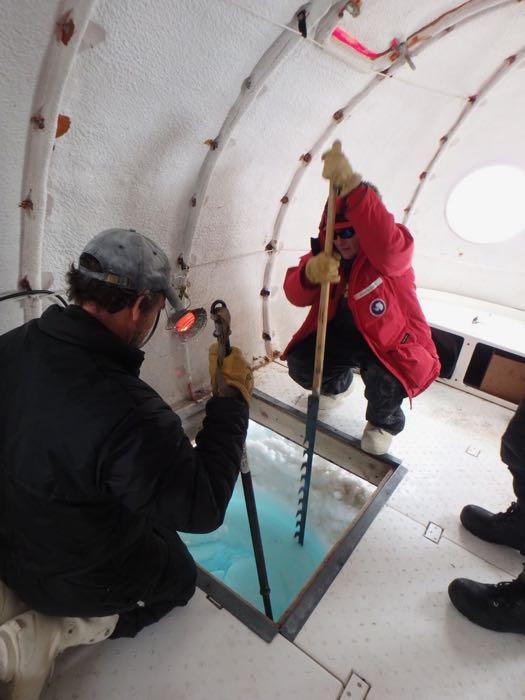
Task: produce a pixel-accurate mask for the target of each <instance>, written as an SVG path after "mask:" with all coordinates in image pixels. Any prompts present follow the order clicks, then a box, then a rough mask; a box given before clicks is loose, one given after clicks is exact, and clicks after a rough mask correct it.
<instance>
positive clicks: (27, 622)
mask: <svg viewBox="0 0 525 700" xmlns="http://www.w3.org/2000/svg"><path fill="white" fill-rule="evenodd" d="M117 619H118V615H110V616H106V617H92V618H79V617H48V616H47V615H42V614H40V613H38V612H35V611H34V610H29V611H28V612H25V613H22V614H20V615H16V616H15V617H13V618H12V619H11V620H9V621H8V622H6V623H5V624H3V625H1V626H0V682H1V683H4V684H9V688H8V697H9V698H13V700H22V699H23V700H38V699H39V698H40V693H41V692H42V689H43V688H44V685H45V683H46V681H47V679H48V677H49V675H50V674H51V671H52V669H53V665H54V662H55V659H56V657H57V656H58V655H59V654H60V653H62V652H63V651H65V650H66V649H69V648H71V647H75V646H79V645H81V644H96V643H97V642H102V641H104V640H105V639H107V638H108V637H109V636H110V635H111V633H112V631H113V629H114V628H115V624H116V622H117Z"/></svg>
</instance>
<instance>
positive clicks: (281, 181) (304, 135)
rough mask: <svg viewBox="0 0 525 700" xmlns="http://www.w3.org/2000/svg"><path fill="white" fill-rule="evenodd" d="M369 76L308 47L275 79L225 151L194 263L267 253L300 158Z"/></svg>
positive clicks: (300, 46) (295, 54)
mask: <svg viewBox="0 0 525 700" xmlns="http://www.w3.org/2000/svg"><path fill="white" fill-rule="evenodd" d="M365 81H366V78H365V77H364V76H362V75H359V74H357V73H348V72H347V71H346V70H344V69H342V68H341V66H338V65H337V64H336V65H334V63H333V60H332V59H331V58H330V57H329V56H328V55H327V54H326V53H324V52H322V51H321V50H320V49H318V48H317V47H315V46H312V44H310V43H309V42H300V43H299V44H298V45H297V48H296V49H295V50H294V51H293V53H292V54H291V55H290V57H289V59H288V60H285V61H284V62H283V63H282V64H281V66H280V67H279V68H278V69H277V71H276V72H275V73H274V74H273V75H272V79H271V82H270V83H269V84H268V85H267V87H266V89H264V90H262V91H261V93H260V94H259V96H258V98H257V99H256V100H255V102H254V103H253V104H252V105H251V107H250V109H249V110H248V111H247V113H246V114H245V116H244V117H243V119H242V120H241V122H240V123H239V124H238V126H237V128H236V130H235V132H234V134H233V137H232V139H231V140H230V142H229V143H228V145H227V146H226V149H225V151H224V153H222V154H221V156H220V158H219V161H218V164H217V167H216V169H215V172H214V174H213V178H212V182H211V183H210V186H209V188H208V195H207V201H206V204H205V206H204V208H203V211H202V212H201V217H200V220H199V224H198V227H197V232H196V235H195V239H194V248H193V250H194V253H195V255H196V258H197V260H198V261H199V262H200V261H204V260H212V259H214V258H216V257H220V258H222V257H223V256H224V251H225V242H227V243H226V245H227V247H228V248H229V252H230V254H232V255H235V254H236V255H239V254H241V253H244V252H247V251H252V250H262V249H263V247H264V244H265V242H267V241H268V240H270V239H271V238H272V230H273V224H274V221H275V217H276V215H277V211H278V209H279V207H280V199H281V197H282V196H283V195H284V194H285V193H286V191H287V188H288V185H289V182H290V180H291V178H292V176H293V174H294V173H295V172H296V170H297V169H298V168H299V167H304V168H305V171H308V170H309V169H310V168H311V167H312V166H313V163H312V164H311V165H310V166H308V167H306V166H301V163H300V161H299V158H300V156H301V155H302V154H303V153H306V152H307V151H309V149H310V148H311V146H312V145H313V143H314V142H315V141H316V140H317V139H318V138H319V135H320V133H321V132H322V131H323V130H324V129H325V128H326V127H327V126H329V125H330V124H331V123H333V119H332V114H333V113H334V112H335V111H336V110H337V109H339V108H340V107H341V106H342V104H344V103H345V102H346V101H347V99H348V95H349V94H353V93H354V92H355V91H356V90H358V89H359V88H360V87H361V86H362V85H364V84H365Z"/></svg>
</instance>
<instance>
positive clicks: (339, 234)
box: [334, 226, 355, 241]
mask: <svg viewBox="0 0 525 700" xmlns="http://www.w3.org/2000/svg"><path fill="white" fill-rule="evenodd" d="M353 236H355V229H354V228H352V226H349V227H348V228H341V229H339V230H337V229H336V230H335V231H334V241H335V239H336V238H341V239H342V240H343V241H345V240H347V239H348V238H353Z"/></svg>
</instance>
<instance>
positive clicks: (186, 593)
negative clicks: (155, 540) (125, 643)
mask: <svg viewBox="0 0 525 700" xmlns="http://www.w3.org/2000/svg"><path fill="white" fill-rule="evenodd" d="M157 534H158V535H159V537H161V539H162V540H163V541H164V543H165V545H166V549H167V552H168V558H167V561H166V565H165V567H164V570H163V571H162V572H161V574H160V576H158V577H157V579H156V580H155V581H152V582H151V587H150V589H149V591H148V592H146V593H145V594H144V597H143V600H140V601H137V604H136V605H135V606H134V607H133V609H131V610H126V611H124V612H121V613H120V617H119V620H118V623H117V626H116V627H115V630H114V632H113V634H112V635H111V639H118V638H119V637H135V636H136V635H137V634H138V633H139V632H140V631H141V630H142V629H143V628H144V627H147V626H148V625H152V624H154V623H155V622H158V621H159V620H160V619H161V618H162V617H164V616H165V615H167V614H168V613H169V612H170V611H171V610H173V608H175V607H180V606H184V605H186V604H187V603H188V601H189V600H190V598H191V597H192V596H193V594H194V593H195V582H196V579H197V568H196V566H195V562H194V561H193V559H192V557H191V555H190V553H189V552H188V550H187V549H186V548H185V547H184V549H181V546H180V538H179V535H178V534H177V533H173V532H171V531H169V530H167V529H166V528H159V529H158V530H157Z"/></svg>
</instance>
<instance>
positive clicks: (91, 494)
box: [0, 229, 253, 700]
mask: <svg viewBox="0 0 525 700" xmlns="http://www.w3.org/2000/svg"><path fill="white" fill-rule="evenodd" d="M68 283H69V298H70V299H72V300H73V302H74V304H72V305H70V306H69V307H67V308H66V309H64V308H61V307H59V306H52V307H50V308H49V309H47V310H46V311H45V313H44V314H43V315H42V317H41V318H39V319H37V320H34V321H31V322H29V323H27V324H25V325H24V326H22V327H20V328H17V329H15V330H13V331H11V332H10V333H7V334H5V335H3V336H2V337H0V382H1V385H0V386H1V389H0V579H1V581H0V681H4V682H10V683H11V685H12V688H13V693H14V695H15V696H16V697H23V698H25V699H26V700H32V699H33V698H38V697H39V694H40V690H41V688H42V686H43V684H44V683H45V680H46V677H47V675H48V672H49V669H50V667H51V665H52V662H53V659H54V658H55V657H56V655H57V654H58V653H60V652H61V651H62V650H63V649H65V648H66V647H68V646H74V645H76V644H85V643H93V642H95V641H101V640H103V639H105V638H107V637H108V636H110V635H111V636H112V637H113V638H115V637H121V636H128V637H132V636H135V635H136V634H137V632H138V631H139V630H140V629H142V628H143V627H144V626H146V625H148V624H151V623H153V622H155V621H157V620H159V619H160V618H161V617H162V616H163V615H166V613H168V612H169V611H170V610H171V609H172V608H173V607H175V606H177V605H185V604H186V603H187V602H188V600H189V599H190V598H191V596H192V595H193V593H194V590H195V579H196V567H195V563H194V561H193V559H192V557H191V555H190V553H189V552H188V550H187V548H186V546H185V545H184V543H183V542H182V540H181V539H180V537H179V535H178V534H177V531H184V532H209V531H212V530H214V529H216V528H217V527H219V525H220V524H221V523H222V521H223V518H224V514H225V511H226V508H227V505H228V502H229V500H230V497H231V494H232V491H233V487H234V485H235V481H236V479H237V475H238V471H239V466H240V461H241V454H242V449H243V445H244V442H245V438H246V431H247V426H248V401H249V399H250V395H251V391H252V388H253V379H252V375H251V372H250V368H249V366H248V365H247V363H246V361H245V360H244V359H243V357H242V354H241V353H240V351H238V350H237V349H234V351H233V352H232V354H231V355H229V356H228V357H227V358H226V359H225V361H224V364H223V366H222V369H221V370H219V369H218V368H217V366H216V357H217V353H216V352H213V351H212V352H211V353H210V372H211V375H212V387H213V389H214V394H216V395H215V396H214V397H212V398H211V399H210V400H209V401H208V403H207V405H206V418H205V421H204V425H203V428H202V430H201V431H200V433H199V434H198V436H197V438H196V445H195V447H193V446H192V444H191V443H190V441H189V439H188V437H187V436H186V435H185V433H184V431H183V429H182V426H181V422H180V419H179V418H178V416H177V415H176V414H175V413H174V412H173V411H172V410H171V408H170V407H169V406H168V405H167V404H166V403H165V402H164V401H163V400H162V399H161V397H160V396H159V395H158V394H157V393H156V392H155V391H154V390H153V389H152V388H151V387H150V386H148V385H147V384H146V383H145V382H143V381H142V380H141V379H139V369H140V366H141V364H142V361H143V358H144V353H143V352H142V351H141V350H140V349H139V348H140V347H141V345H142V344H143V343H144V340H145V339H146V338H147V337H149V334H150V331H151V329H152V328H154V326H155V324H156V321H158V316H159V314H160V312H161V310H162V308H163V307H164V304H165V300H166V299H167V300H168V301H169V302H170V303H171V304H172V305H173V306H175V305H176V300H175V296H174V295H175V291H174V289H173V288H172V287H171V286H170V266H169V262H168V259H167V257H166V255H165V254H164V252H163V251H162V250H161V249H160V248H159V247H158V246H157V245H156V244H155V243H154V242H153V241H151V240H150V239H148V238H146V237H145V236H142V235H141V234H138V233H136V232H135V231H127V230H122V229H110V230H109V231H104V232H102V233H101V234H99V235H98V236H96V237H95V238H94V239H93V240H92V241H90V243H89V244H88V245H87V246H86V248H85V249H84V251H83V253H82V255H81V256H80V260H79V265H78V268H75V267H74V266H72V267H71V270H70V272H69V274H68ZM2 582H3V583H2ZM22 601H23V602H22ZM24 611H27V612H24Z"/></svg>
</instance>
